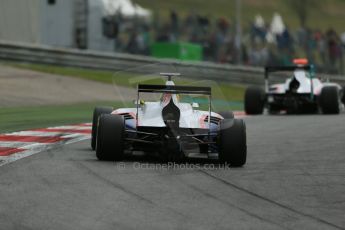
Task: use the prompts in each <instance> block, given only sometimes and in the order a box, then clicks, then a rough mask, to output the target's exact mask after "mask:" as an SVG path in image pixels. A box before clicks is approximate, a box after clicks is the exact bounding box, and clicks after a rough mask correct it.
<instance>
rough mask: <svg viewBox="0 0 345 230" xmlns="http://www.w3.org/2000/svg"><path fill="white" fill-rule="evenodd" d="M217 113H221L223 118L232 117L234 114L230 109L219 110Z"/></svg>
mask: <svg viewBox="0 0 345 230" xmlns="http://www.w3.org/2000/svg"><path fill="white" fill-rule="evenodd" d="M219 115H221V116H222V117H223V118H224V119H234V118H235V115H234V113H233V112H231V111H221V112H219Z"/></svg>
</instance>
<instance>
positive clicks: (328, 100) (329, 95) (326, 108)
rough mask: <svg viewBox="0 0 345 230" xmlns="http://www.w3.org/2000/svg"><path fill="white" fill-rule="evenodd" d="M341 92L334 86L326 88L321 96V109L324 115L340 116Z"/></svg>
mask: <svg viewBox="0 0 345 230" xmlns="http://www.w3.org/2000/svg"><path fill="white" fill-rule="evenodd" d="M339 101H340V99H339V90H338V88H337V87H334V86H325V87H323V88H322V91H321V94H320V107H321V111H322V113H323V114H338V113H339V112H340V108H339V106H340V105H339Z"/></svg>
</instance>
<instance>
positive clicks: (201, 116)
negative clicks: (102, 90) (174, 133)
mask: <svg viewBox="0 0 345 230" xmlns="http://www.w3.org/2000/svg"><path fill="white" fill-rule="evenodd" d="M166 85H170V86H171V85H175V84H174V82H173V81H167V82H166ZM170 100H172V101H173V102H174V104H175V105H176V106H177V107H178V108H179V110H180V120H179V127H180V128H191V129H212V130H214V129H215V128H217V124H215V123H212V122H210V124H209V122H208V116H209V114H210V112H209V111H202V110H195V109H194V108H193V106H192V104H190V103H183V102H180V100H179V98H178V96H177V95H176V94H167V93H165V94H163V95H162V98H161V100H160V101H158V102H143V103H140V105H139V107H138V114H137V108H122V109H117V110H115V111H114V112H113V114H126V113H127V114H130V115H131V117H132V118H133V119H126V126H127V127H128V128H135V127H137V126H141V127H166V125H165V123H164V121H163V117H162V110H163V108H164V107H165V106H167V104H168V103H169V102H170ZM211 117H215V118H218V119H219V120H220V119H224V118H223V117H222V116H221V115H219V114H217V113H214V112H211Z"/></svg>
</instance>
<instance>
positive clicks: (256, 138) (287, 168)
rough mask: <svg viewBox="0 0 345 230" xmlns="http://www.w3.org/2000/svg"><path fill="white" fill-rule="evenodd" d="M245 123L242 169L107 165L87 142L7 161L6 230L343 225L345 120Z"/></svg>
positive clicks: (0, 193)
mask: <svg viewBox="0 0 345 230" xmlns="http://www.w3.org/2000/svg"><path fill="white" fill-rule="evenodd" d="M246 122H247V135H248V161H247V164H246V165H245V167H243V168H236V169H235V168H230V169H229V168H227V169H224V168H220V167H219V166H218V167H217V165H216V166H215V168H212V167H210V168H208V169H207V168H206V167H207V166H208V165H207V164H209V163H212V162H207V161H206V162H204V161H201V162H199V161H198V162H196V163H200V165H199V166H200V168H195V167H194V168H193V169H184V168H183V166H181V165H180V166H181V168H177V167H175V168H169V169H166V168H160V169H159V166H158V165H157V164H156V163H157V162H155V161H152V160H151V159H145V158H144V159H142V158H140V159H137V158H135V159H128V160H126V161H123V162H118V163H114V162H100V161H97V160H96V158H95V154H94V152H93V151H91V150H90V147H89V141H83V142H79V143H75V144H71V145H67V146H64V147H61V148H59V149H53V150H49V151H47V152H42V153H38V154H36V155H33V156H30V157H27V158H24V159H21V160H19V161H16V162H14V163H11V164H7V165H4V166H2V167H0V198H1V199H0V223H1V224H0V229H345V192H344V191H345V150H344V149H345V143H344V140H345V138H344V137H345V116H344V114H341V115H339V116H322V115H317V116H257V117H248V118H246ZM137 161H139V162H141V163H142V165H141V166H142V168H140V167H139V164H138V163H137ZM154 166H156V167H157V168H158V169H152V167H154ZM148 167H151V169H148Z"/></svg>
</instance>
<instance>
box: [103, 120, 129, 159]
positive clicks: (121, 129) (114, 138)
mask: <svg viewBox="0 0 345 230" xmlns="http://www.w3.org/2000/svg"><path fill="white" fill-rule="evenodd" d="M98 123H99V124H98V130H97V139H96V156H97V158H98V159H99V160H107V161H110V160H112V161H114V160H121V159H122V158H123V152H124V135H125V123H124V119H123V117H122V116H120V115H112V114H102V115H101V116H100V118H99V120H98Z"/></svg>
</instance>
